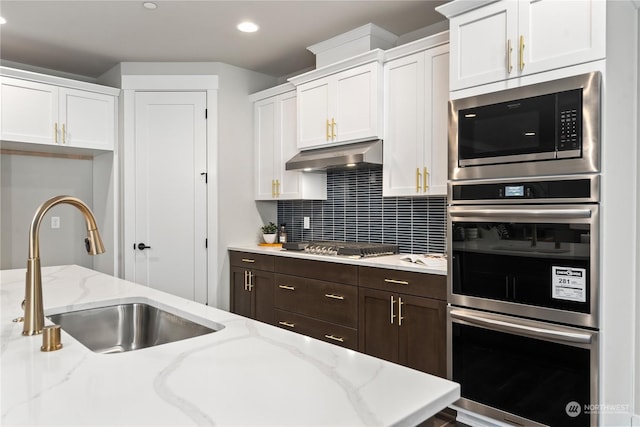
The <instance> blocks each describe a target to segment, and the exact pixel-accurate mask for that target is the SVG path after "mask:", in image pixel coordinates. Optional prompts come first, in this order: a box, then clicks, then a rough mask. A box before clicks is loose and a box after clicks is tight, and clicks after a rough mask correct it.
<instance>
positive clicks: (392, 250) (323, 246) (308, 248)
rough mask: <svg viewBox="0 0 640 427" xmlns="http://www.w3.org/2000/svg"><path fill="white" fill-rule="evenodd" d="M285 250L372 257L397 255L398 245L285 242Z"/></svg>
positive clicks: (331, 241)
mask: <svg viewBox="0 0 640 427" xmlns="http://www.w3.org/2000/svg"><path fill="white" fill-rule="evenodd" d="M283 248H284V249H287V250H294V251H302V250H304V251H305V252H307V253H310V254H316V255H344V256H351V257H360V258H363V257H374V256H382V255H393V254H397V253H398V245H391V244H387V243H368V242H340V241H333V240H312V241H310V242H287V243H285V244H283Z"/></svg>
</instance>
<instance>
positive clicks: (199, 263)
mask: <svg viewBox="0 0 640 427" xmlns="http://www.w3.org/2000/svg"><path fill="white" fill-rule="evenodd" d="M206 101H207V95H206V92H136V94H135V181H136V183H135V193H136V197H135V241H134V243H133V248H132V247H131V246H130V247H129V248H128V249H129V250H133V251H135V262H134V266H135V271H134V276H135V278H134V281H135V282H136V283H140V284H144V285H147V286H149V287H152V288H154V289H159V290H161V291H165V292H169V293H171V294H174V295H178V296H181V297H184V298H188V299H190V300H196V297H198V300H199V299H203V300H202V301H199V302H202V303H206V302H207V301H206V295H207V249H206V238H207V224H206V219H207V211H206V210H207V200H206V197H207V189H206V178H207V176H206V173H205V172H206V167H207V163H206V159H207V136H206V129H207V122H206ZM145 246H147V247H146V248H145ZM125 249H126V248H125Z"/></svg>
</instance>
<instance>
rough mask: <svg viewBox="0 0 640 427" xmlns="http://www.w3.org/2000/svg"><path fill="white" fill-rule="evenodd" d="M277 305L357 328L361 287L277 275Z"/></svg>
mask: <svg viewBox="0 0 640 427" xmlns="http://www.w3.org/2000/svg"><path fill="white" fill-rule="evenodd" d="M274 303H275V306H276V308H280V309H283V310H287V311H291V312H295V313H303V314H305V315H307V316H310V317H314V318H317V319H320V320H325V321H327V322H332V323H337V324H339V325H344V326H348V327H351V328H355V327H357V322H358V288H356V287H355V286H351V285H343V284H340V283H332V282H325V281H322V280H315V279H307V278H304V277H296V276H289V275H285V274H276V285H275V295H274Z"/></svg>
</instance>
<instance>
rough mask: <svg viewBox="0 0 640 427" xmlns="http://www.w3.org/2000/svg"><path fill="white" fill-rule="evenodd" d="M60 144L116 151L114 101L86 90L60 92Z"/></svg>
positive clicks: (64, 90) (67, 89) (111, 98)
mask: <svg viewBox="0 0 640 427" xmlns="http://www.w3.org/2000/svg"><path fill="white" fill-rule="evenodd" d="M58 101H59V109H58V111H59V121H60V123H62V125H61V126H62V127H61V129H60V135H61V142H62V144H64V145H68V146H70V147H82V148H91V149H98V150H113V144H114V139H115V99H114V97H113V96H110V95H104V94H100V93H94V92H87V91H83V90H76V89H69V88H60V89H59V96H58Z"/></svg>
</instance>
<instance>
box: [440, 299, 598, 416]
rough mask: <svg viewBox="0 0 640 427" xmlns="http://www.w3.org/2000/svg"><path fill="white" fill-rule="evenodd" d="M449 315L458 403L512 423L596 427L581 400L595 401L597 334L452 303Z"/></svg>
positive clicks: (586, 402) (453, 376) (591, 402)
mask: <svg viewBox="0 0 640 427" xmlns="http://www.w3.org/2000/svg"><path fill="white" fill-rule="evenodd" d="M448 314H449V325H450V328H451V331H450V342H449V351H450V352H451V353H450V355H452V356H451V358H450V359H449V360H450V361H451V363H450V373H449V378H450V379H452V380H453V381H455V382H458V383H460V385H461V395H462V398H463V399H462V400H461V401H459V402H458V403H457V405H458V406H461V407H465V408H467V409H470V410H475V411H477V412H479V413H483V414H484V415H487V416H489V417H492V418H496V419H501V420H504V421H506V422H509V423H511V424H515V425H518V424H524V425H531V424H532V423H530V422H527V421H526V420H532V421H535V422H537V423H541V424H547V425H552V426H589V425H596V423H597V418H596V415H595V414H589V413H588V411H585V405H587V409H588V407H589V406H588V405H590V404H595V403H597V402H595V396H596V392H597V384H596V381H597V377H596V369H595V368H596V366H597V332H593V331H589V330H581V329H578V328H569V327H566V328H565V327H559V326H557V325H552V324H547V323H542V322H533V321H528V320H522V319H517V318H512V317H510V316H502V315H491V314H486V313H483V312H477V311H475V310H466V309H460V308H455V307H450V308H449V313H448ZM476 403H479V404H480V405H476ZM484 406H487V407H489V408H484ZM493 409H497V410H498V412H496V411H493ZM514 416H515V417H514ZM518 417H521V418H523V419H524V420H523V419H518Z"/></svg>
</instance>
